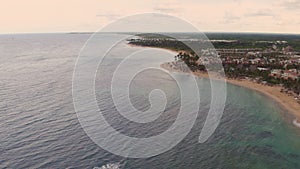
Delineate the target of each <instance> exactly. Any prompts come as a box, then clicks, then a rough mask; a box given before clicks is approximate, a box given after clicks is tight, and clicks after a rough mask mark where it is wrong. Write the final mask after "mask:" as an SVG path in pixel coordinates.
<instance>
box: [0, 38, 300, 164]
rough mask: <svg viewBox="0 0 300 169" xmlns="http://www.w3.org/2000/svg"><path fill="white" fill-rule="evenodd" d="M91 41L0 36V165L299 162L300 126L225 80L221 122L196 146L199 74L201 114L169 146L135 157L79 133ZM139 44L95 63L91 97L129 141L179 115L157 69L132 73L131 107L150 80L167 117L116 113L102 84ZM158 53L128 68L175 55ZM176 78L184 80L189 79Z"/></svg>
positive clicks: (205, 97)
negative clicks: (77, 103)
mask: <svg viewBox="0 0 300 169" xmlns="http://www.w3.org/2000/svg"><path fill="white" fill-rule="evenodd" d="M120 36H121V35H120ZM89 37H90V34H18V35H17V34H16V35H0V114H1V116H0V143H1V144H0V152H1V153H0V168H101V167H102V168H113V167H115V168H124V169H144V168H145V169H185V168H186V169H198V168H211V169H215V168H222V169H229V168H230V169H233V168H259V169H260V168H270V169H276V168H278V169H282V168H289V169H292V168H295V169H298V168H300V130H299V128H297V127H295V126H293V125H292V117H290V116H289V115H288V114H287V113H286V112H285V110H284V109H282V108H281V107H280V106H279V105H278V104H277V103H275V102H274V101H272V100H271V99H269V98H267V97H265V96H264V95H262V94H260V93H257V92H255V91H252V90H249V89H246V88H243V87H239V86H235V85H231V84H227V100H226V106H225V111H224V113H223V116H222V119H221V121H220V124H219V126H218V128H217V129H216V131H215V132H214V133H213V135H212V136H211V137H210V138H209V139H208V140H207V141H206V142H205V143H199V142H198V138H199V134H200V132H201V129H202V127H203V124H204V121H205V118H206V116H207V111H208V107H209V102H210V99H211V96H210V82H209V80H207V79H201V78H197V83H198V85H199V86H201V87H200V93H201V107H200V109H199V115H198V117H197V119H196V122H195V125H194V126H193V128H192V130H191V131H190V132H189V133H188V134H187V136H186V137H185V138H184V139H183V140H182V141H181V142H180V143H179V144H177V145H176V146H175V147H173V148H172V149H170V150H169V151H166V152H164V153H162V154H159V155H156V156H153V157H150V158H142V159H138V158H125V157H121V156H118V155H114V154H112V153H110V152H108V151H106V150H104V149H102V148H101V147H99V146H98V145H97V144H95V143H94V142H93V141H92V140H91V139H90V138H89V137H88V136H87V134H86V133H85V132H84V130H83V128H82V127H81V125H80V122H79V120H78V118H77V115H76V112H75V109H74V105H73V99H72V78H73V72H74V66H75V63H76V59H77V57H78V54H79V52H80V50H81V48H82V47H83V46H84V44H85V42H86V41H87V40H88V38H89ZM95 45H96V44H95ZM139 49H140V47H131V46H128V45H126V44H125V43H123V44H121V45H119V46H118V49H117V54H115V55H111V56H108V57H107V58H106V62H105V64H103V65H100V66H99V69H98V74H97V76H96V81H95V91H96V93H95V94H96V99H97V102H98V104H99V107H100V109H102V112H103V114H105V115H106V116H107V120H108V121H109V122H110V123H111V124H112V126H114V128H116V129H117V130H119V131H120V132H121V133H126V134H127V135H130V136H132V137H151V136H153V135H156V134H159V133H162V132H163V131H164V130H166V129H167V128H168V127H170V126H171V125H172V123H173V122H174V121H175V120H176V116H177V111H178V109H179V106H180V105H179V102H180V99H179V97H180V93H179V92H178V86H177V85H176V84H175V82H174V80H173V79H172V78H171V77H170V76H168V75H167V74H164V73H161V72H159V71H158V70H157V71H148V72H147V71H146V72H144V73H143V74H142V75H139V76H137V77H135V80H134V81H133V86H132V88H131V89H132V90H131V91H132V92H131V93H130V94H131V96H132V97H131V98H132V99H131V101H132V102H133V105H135V106H136V108H137V109H139V110H147V109H148V108H149V101H148V100H147V99H146V98H148V97H146V96H147V92H149V91H151V89H155V88H156V87H157V86H159V88H160V89H162V90H163V91H165V92H166V97H167V98H168V103H167V105H166V111H165V114H164V115H162V116H161V117H160V118H159V119H157V120H156V121H155V123H150V124H135V123H132V122H130V121H128V120H127V121H126V119H124V117H122V116H120V114H117V113H116V110H115V108H114V105H113V103H112V102H111V100H110V99H109V97H110V95H109V92H110V89H109V85H107V84H106V83H108V80H107V79H110V78H111V75H112V73H113V72H112V71H113V70H114V68H115V66H117V64H118V63H120V62H121V61H122V59H124V58H123V55H122V53H124V51H135V50H139ZM118 52H119V55H118ZM158 54H159V52H154V53H151V52H149V53H147V52H146V53H145V55H146V57H145V58H149V60H147V59H144V60H143V61H142V62H141V61H140V60H139V62H132V64H145V65H147V64H149V62H150V60H151V61H153V60H154V61H155V63H154V65H156V66H157V67H159V65H160V64H161V63H164V62H167V61H171V60H172V59H173V56H171V55H167V54H166V57H159V58H157V59H154V58H155V56H157V55H158ZM128 69H130V67H128ZM176 76H180V77H181V79H182V80H184V79H185V76H189V75H185V74H176ZM121 78H122V77H121ZM124 78H125V79H126V78H127V77H126V75H124ZM179 79H180V78H179ZM148 94H149V93H148ZM123 106H125V107H126V106H127V105H126V104H125V105H123ZM100 125H101V124H100Z"/></svg>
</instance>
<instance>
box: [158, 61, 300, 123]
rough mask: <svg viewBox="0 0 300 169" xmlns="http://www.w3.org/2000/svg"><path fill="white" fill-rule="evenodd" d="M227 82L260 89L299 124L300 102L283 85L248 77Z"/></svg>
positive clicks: (259, 90)
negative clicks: (264, 82) (273, 84)
mask: <svg viewBox="0 0 300 169" xmlns="http://www.w3.org/2000/svg"><path fill="white" fill-rule="evenodd" d="M161 67H162V68H164V69H166V70H168V71H176V72H180V71H179V70H175V69H172V68H171V67H170V66H169V64H168V63H165V64H162V65H161ZM193 74H194V75H195V76H198V77H201V78H209V76H208V74H207V73H205V72H193ZM226 82H227V83H230V84H234V85H238V86H241V87H246V88H249V89H252V90H255V91H258V92H260V93H262V94H264V95H266V96H268V97H270V98H271V99H273V100H274V101H276V102H277V103H279V104H280V105H281V106H282V107H283V108H284V109H286V110H287V111H288V113H290V114H292V115H293V116H295V118H296V119H298V120H295V121H294V122H293V123H294V125H296V126H298V124H299V123H300V122H299V120H300V104H299V103H297V100H295V99H294V97H293V96H289V95H288V94H286V93H283V92H281V89H282V87H280V86H268V85H262V84H258V83H255V82H252V81H250V80H246V79H242V80H238V79H228V78H227V79H226Z"/></svg>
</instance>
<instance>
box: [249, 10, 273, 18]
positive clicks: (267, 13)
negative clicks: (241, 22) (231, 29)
mask: <svg viewBox="0 0 300 169" xmlns="http://www.w3.org/2000/svg"><path fill="white" fill-rule="evenodd" d="M244 16H245V17H275V15H274V14H273V12H272V11H271V10H269V9H263V10H257V11H252V12H248V13H246V14H245V15H244Z"/></svg>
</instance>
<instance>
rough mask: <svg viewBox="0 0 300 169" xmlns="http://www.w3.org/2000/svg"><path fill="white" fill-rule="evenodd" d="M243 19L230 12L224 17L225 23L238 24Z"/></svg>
mask: <svg viewBox="0 0 300 169" xmlns="http://www.w3.org/2000/svg"><path fill="white" fill-rule="evenodd" d="M240 19H241V18H240V17H238V16H236V15H234V14H232V13H230V12H225V15H224V17H223V23H235V22H238V21H239V20H240Z"/></svg>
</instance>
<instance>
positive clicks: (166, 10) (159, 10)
mask: <svg viewBox="0 0 300 169" xmlns="http://www.w3.org/2000/svg"><path fill="white" fill-rule="evenodd" d="M153 10H154V11H158V12H163V13H173V12H175V11H176V9H175V8H165V7H155V8H153Z"/></svg>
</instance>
